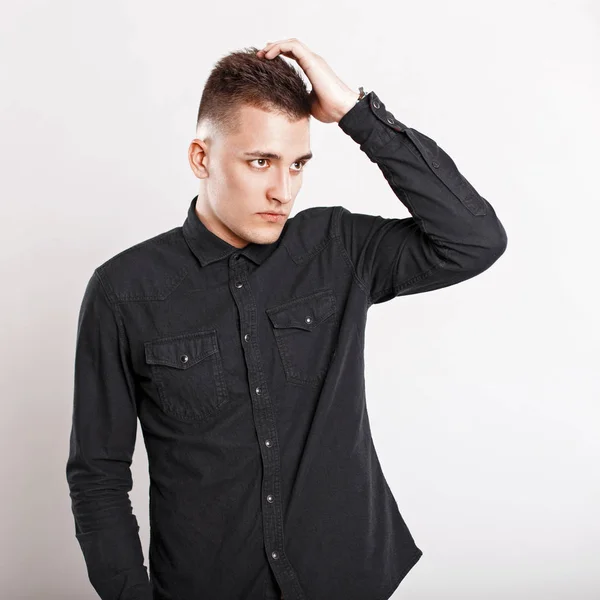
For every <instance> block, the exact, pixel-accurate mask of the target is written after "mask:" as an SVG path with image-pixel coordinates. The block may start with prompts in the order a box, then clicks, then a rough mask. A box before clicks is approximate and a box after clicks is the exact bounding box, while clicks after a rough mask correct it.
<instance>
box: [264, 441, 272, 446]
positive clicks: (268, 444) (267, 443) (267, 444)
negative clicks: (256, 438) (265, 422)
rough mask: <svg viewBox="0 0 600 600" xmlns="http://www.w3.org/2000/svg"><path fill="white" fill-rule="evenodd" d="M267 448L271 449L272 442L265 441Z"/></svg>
mask: <svg viewBox="0 0 600 600" xmlns="http://www.w3.org/2000/svg"><path fill="white" fill-rule="evenodd" d="M265 446H266V447H267V448H270V447H271V440H265Z"/></svg>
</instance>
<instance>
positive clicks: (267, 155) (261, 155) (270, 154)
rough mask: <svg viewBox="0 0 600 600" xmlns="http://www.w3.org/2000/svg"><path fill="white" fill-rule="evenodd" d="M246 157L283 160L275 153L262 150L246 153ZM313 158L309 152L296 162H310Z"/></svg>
mask: <svg viewBox="0 0 600 600" xmlns="http://www.w3.org/2000/svg"><path fill="white" fill-rule="evenodd" d="M244 156H257V157H259V158H271V159H273V160H281V155H280V154H275V153H274V152H261V151H260V150H253V151H251V152H244ZM312 157H313V153H312V152H309V153H308V154H303V155H302V156H299V157H298V158H297V159H296V160H295V161H294V162H296V161H299V160H310V159H311V158H312Z"/></svg>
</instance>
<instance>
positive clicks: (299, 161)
mask: <svg viewBox="0 0 600 600" xmlns="http://www.w3.org/2000/svg"><path fill="white" fill-rule="evenodd" d="M259 160H260V161H263V162H264V161H266V160H267V159H266V158H255V159H254V160H251V161H249V162H250V163H253V162H256V161H259ZM306 162H307V161H305V160H297V161H296V162H295V163H293V164H295V165H300V168H299V169H296V171H302V170H303V169H304V166H305V165H306ZM258 169H259V170H260V171H264V170H265V169H264V168H263V167H262V166H259V167H258Z"/></svg>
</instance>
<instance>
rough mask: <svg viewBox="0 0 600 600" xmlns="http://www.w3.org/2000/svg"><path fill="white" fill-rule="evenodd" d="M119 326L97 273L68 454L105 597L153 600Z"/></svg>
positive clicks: (85, 543)
mask: <svg viewBox="0 0 600 600" xmlns="http://www.w3.org/2000/svg"><path fill="white" fill-rule="evenodd" d="M122 327H123V325H122V323H121V321H120V317H119V315H118V313H117V312H116V307H115V306H114V305H113V304H111V302H110V301H109V299H108V296H107V294H106V292H105V289H104V287H103V285H102V279H101V276H100V274H99V273H98V269H96V270H95V271H94V273H93V275H92V277H91V278H90V280H89V282H88V284H87V287H86V289H85V293H84V296H83V301H82V304H81V309H80V312H79V319H78V326H77V339H76V350H75V381H74V399H73V413H72V427H71V436H70V448H69V457H68V461H67V465H66V474H67V481H68V484H69V489H70V497H71V507H72V511H73V515H74V519H75V536H76V538H77V540H78V542H79V544H80V546H81V550H82V552H83V555H84V559H85V562H86V566H87V571H88V577H89V580H90V583H91V584H92V585H93V587H94V589H95V590H96V592H97V593H98V595H99V596H100V598H102V599H103V600H152V588H151V584H150V581H149V578H148V572H147V570H146V567H145V566H144V564H143V563H144V558H143V553H142V548H141V543H140V538H139V534H138V531H139V526H138V523H137V519H136V517H135V515H134V514H133V512H132V506H131V502H130V499H129V491H130V490H131V488H132V476H131V470H130V465H131V462H132V458H133V451H134V446H135V437H136V430H137V411H136V407H135V402H134V393H133V385H132V378H131V372H130V371H129V370H128V354H127V353H126V350H125V342H124V335H123V329H122Z"/></svg>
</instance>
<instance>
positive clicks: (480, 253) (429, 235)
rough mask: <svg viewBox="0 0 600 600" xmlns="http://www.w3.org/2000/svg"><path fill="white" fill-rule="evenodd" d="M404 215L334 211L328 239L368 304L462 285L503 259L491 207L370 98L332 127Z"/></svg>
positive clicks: (427, 141) (432, 147) (430, 145)
mask: <svg viewBox="0 0 600 600" xmlns="http://www.w3.org/2000/svg"><path fill="white" fill-rule="evenodd" d="M338 125H339V127H340V128H341V129H342V131H344V133H346V134H347V135H349V136H350V137H351V138H352V139H353V140H354V141H355V142H356V143H358V144H360V149H361V150H362V151H363V152H364V153H365V154H366V155H367V156H368V158H369V159H370V160H371V162H374V163H375V164H377V166H378V167H379V169H380V170H381V172H382V173H383V175H384V177H385V179H386V180H387V182H388V183H389V185H390V187H391V188H392V190H393V192H394V194H395V195H396V196H397V197H398V199H399V200H400V201H401V202H402V203H403V204H404V205H405V206H406V208H407V209H408V210H409V212H410V213H411V215H412V216H411V217H407V218H402V219H399V218H396V219H394V218H384V217H382V216H379V215H372V214H361V213H353V212H350V211H349V210H348V209H346V208H344V207H343V206H339V207H337V209H338V210H337V213H336V218H335V225H334V227H335V235H336V237H337V239H338V240H339V241H340V243H341V247H342V249H343V252H344V253H345V254H346V256H347V258H348V259H349V261H350V263H351V265H352V268H353V269H354V274H355V276H356V278H357V280H358V282H359V284H360V285H361V286H362V287H363V288H364V290H365V293H366V294H367V295H368V297H369V302H370V303H371V304H376V303H380V302H385V301H387V300H390V299H392V298H394V297H396V296H402V295H408V294H417V293H422V292H429V291H432V290H436V289H439V288H443V287H447V286H450V285H454V284H456V283H459V282H461V281H464V280H466V279H469V278H471V277H473V276H475V275H477V274H479V273H481V272H482V271H484V270H486V269H487V268H489V267H490V266H491V265H492V264H493V263H494V262H495V261H496V260H497V259H498V258H499V257H500V256H501V255H502V254H503V253H504V251H505V249H506V246H507V236H506V231H505V229H504V226H503V225H502V223H501V222H500V220H499V219H498V217H497V215H496V212H495V211H494V208H493V207H492V205H491V204H490V203H489V202H488V201H487V200H486V199H485V198H483V197H482V196H481V195H480V194H479V193H478V192H477V191H476V190H475V188H474V187H473V186H472V185H471V184H470V183H469V181H467V179H466V178H465V177H464V176H463V175H462V174H461V173H460V172H459V170H458V168H457V166H456V164H455V163H454V161H453V160H452V159H451V158H450V156H448V154H446V152H445V151H444V150H442V148H440V147H439V146H438V145H437V144H436V142H435V141H434V140H432V139H431V138H429V137H427V136H426V135H424V134H423V133H420V132H419V131H417V130H416V129H412V128H410V127H407V126H406V125H404V124H403V123H401V122H400V121H398V120H397V119H396V118H395V117H394V115H393V114H392V113H391V112H389V111H388V110H386V108H385V105H384V104H383V103H382V102H381V100H380V99H379V98H378V96H377V94H375V92H370V93H369V94H367V95H366V96H365V97H364V98H363V99H362V100H360V101H359V102H357V103H356V104H355V105H354V106H353V107H352V108H351V109H350V110H349V111H348V112H347V113H346V114H345V115H344V116H343V117H342V118H341V119H340V121H339V122H338Z"/></svg>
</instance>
